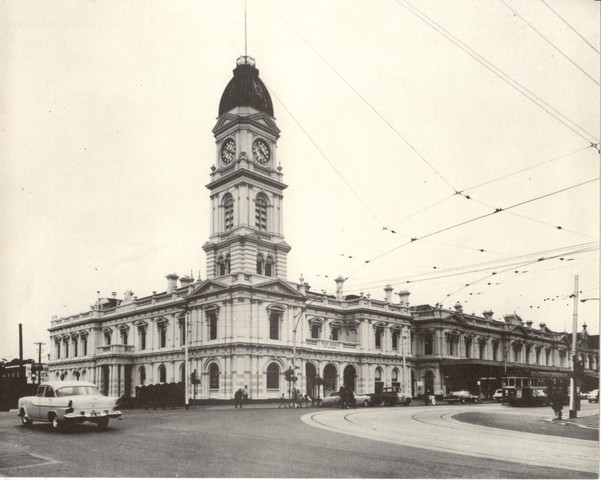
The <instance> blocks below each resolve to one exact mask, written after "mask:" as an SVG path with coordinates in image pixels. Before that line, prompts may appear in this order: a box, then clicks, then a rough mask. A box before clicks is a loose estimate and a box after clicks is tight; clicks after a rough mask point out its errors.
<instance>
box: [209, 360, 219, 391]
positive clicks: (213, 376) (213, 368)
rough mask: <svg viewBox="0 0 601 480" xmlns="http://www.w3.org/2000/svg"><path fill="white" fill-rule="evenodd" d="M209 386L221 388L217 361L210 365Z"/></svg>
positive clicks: (212, 388)
mask: <svg viewBox="0 0 601 480" xmlns="http://www.w3.org/2000/svg"><path fill="white" fill-rule="evenodd" d="M209 388H210V389H211V390H219V366H218V365H217V364H216V363H211V364H210V365H209Z"/></svg>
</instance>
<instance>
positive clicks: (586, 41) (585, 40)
mask: <svg viewBox="0 0 601 480" xmlns="http://www.w3.org/2000/svg"><path fill="white" fill-rule="evenodd" d="M540 1H541V2H542V3H543V4H544V5H545V6H546V7H547V8H548V9H549V10H551V11H552V12H553V13H554V14H555V15H557V17H559V19H560V20H561V21H562V22H563V23H565V24H566V25H567V26H568V28H569V29H570V30H572V31H573V32H574V33H575V34H576V35H578V36H579V37H580V38H581V39H582V40H584V42H585V43H586V44H587V45H588V46H589V47H591V48H592V49H593V50H594V51H595V52H597V53H601V52H599V50H597V49H596V48H595V47H594V46H593V45H592V44H591V43H590V42H589V41H588V40H587V39H586V38H584V37H583V36H582V35H581V34H580V33H579V32H578V31H577V30H576V29H575V28H574V27H572V25H570V24H569V23H568V22H567V21H566V20H565V19H564V18H563V17H562V16H561V15H560V14H559V13H557V12H556V11H555V10H554V9H553V8H552V7H551V6H550V5H549V4H548V3H547V2H545V0H540Z"/></svg>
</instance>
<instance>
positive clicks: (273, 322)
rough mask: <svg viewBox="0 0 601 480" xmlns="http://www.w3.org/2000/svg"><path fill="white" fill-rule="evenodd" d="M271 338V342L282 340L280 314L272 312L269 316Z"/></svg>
mask: <svg viewBox="0 0 601 480" xmlns="http://www.w3.org/2000/svg"><path fill="white" fill-rule="evenodd" d="M269 338H270V339H271V340H279V339H280V314H279V313H274V312H271V313H270V314H269Z"/></svg>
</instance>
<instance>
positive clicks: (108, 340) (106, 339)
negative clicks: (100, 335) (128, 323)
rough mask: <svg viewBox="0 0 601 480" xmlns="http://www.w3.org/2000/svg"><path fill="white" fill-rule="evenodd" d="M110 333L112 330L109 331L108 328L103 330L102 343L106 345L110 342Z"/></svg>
mask: <svg viewBox="0 0 601 480" xmlns="http://www.w3.org/2000/svg"><path fill="white" fill-rule="evenodd" d="M112 333H113V332H111V331H110V330H109V329H106V330H105V331H104V344H105V345H107V346H108V345H110V344H111V336H112Z"/></svg>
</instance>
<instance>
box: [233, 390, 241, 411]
mask: <svg viewBox="0 0 601 480" xmlns="http://www.w3.org/2000/svg"><path fill="white" fill-rule="evenodd" d="M238 406H240V408H242V389H241V388H239V389H238V390H236V393H234V408H238Z"/></svg>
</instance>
